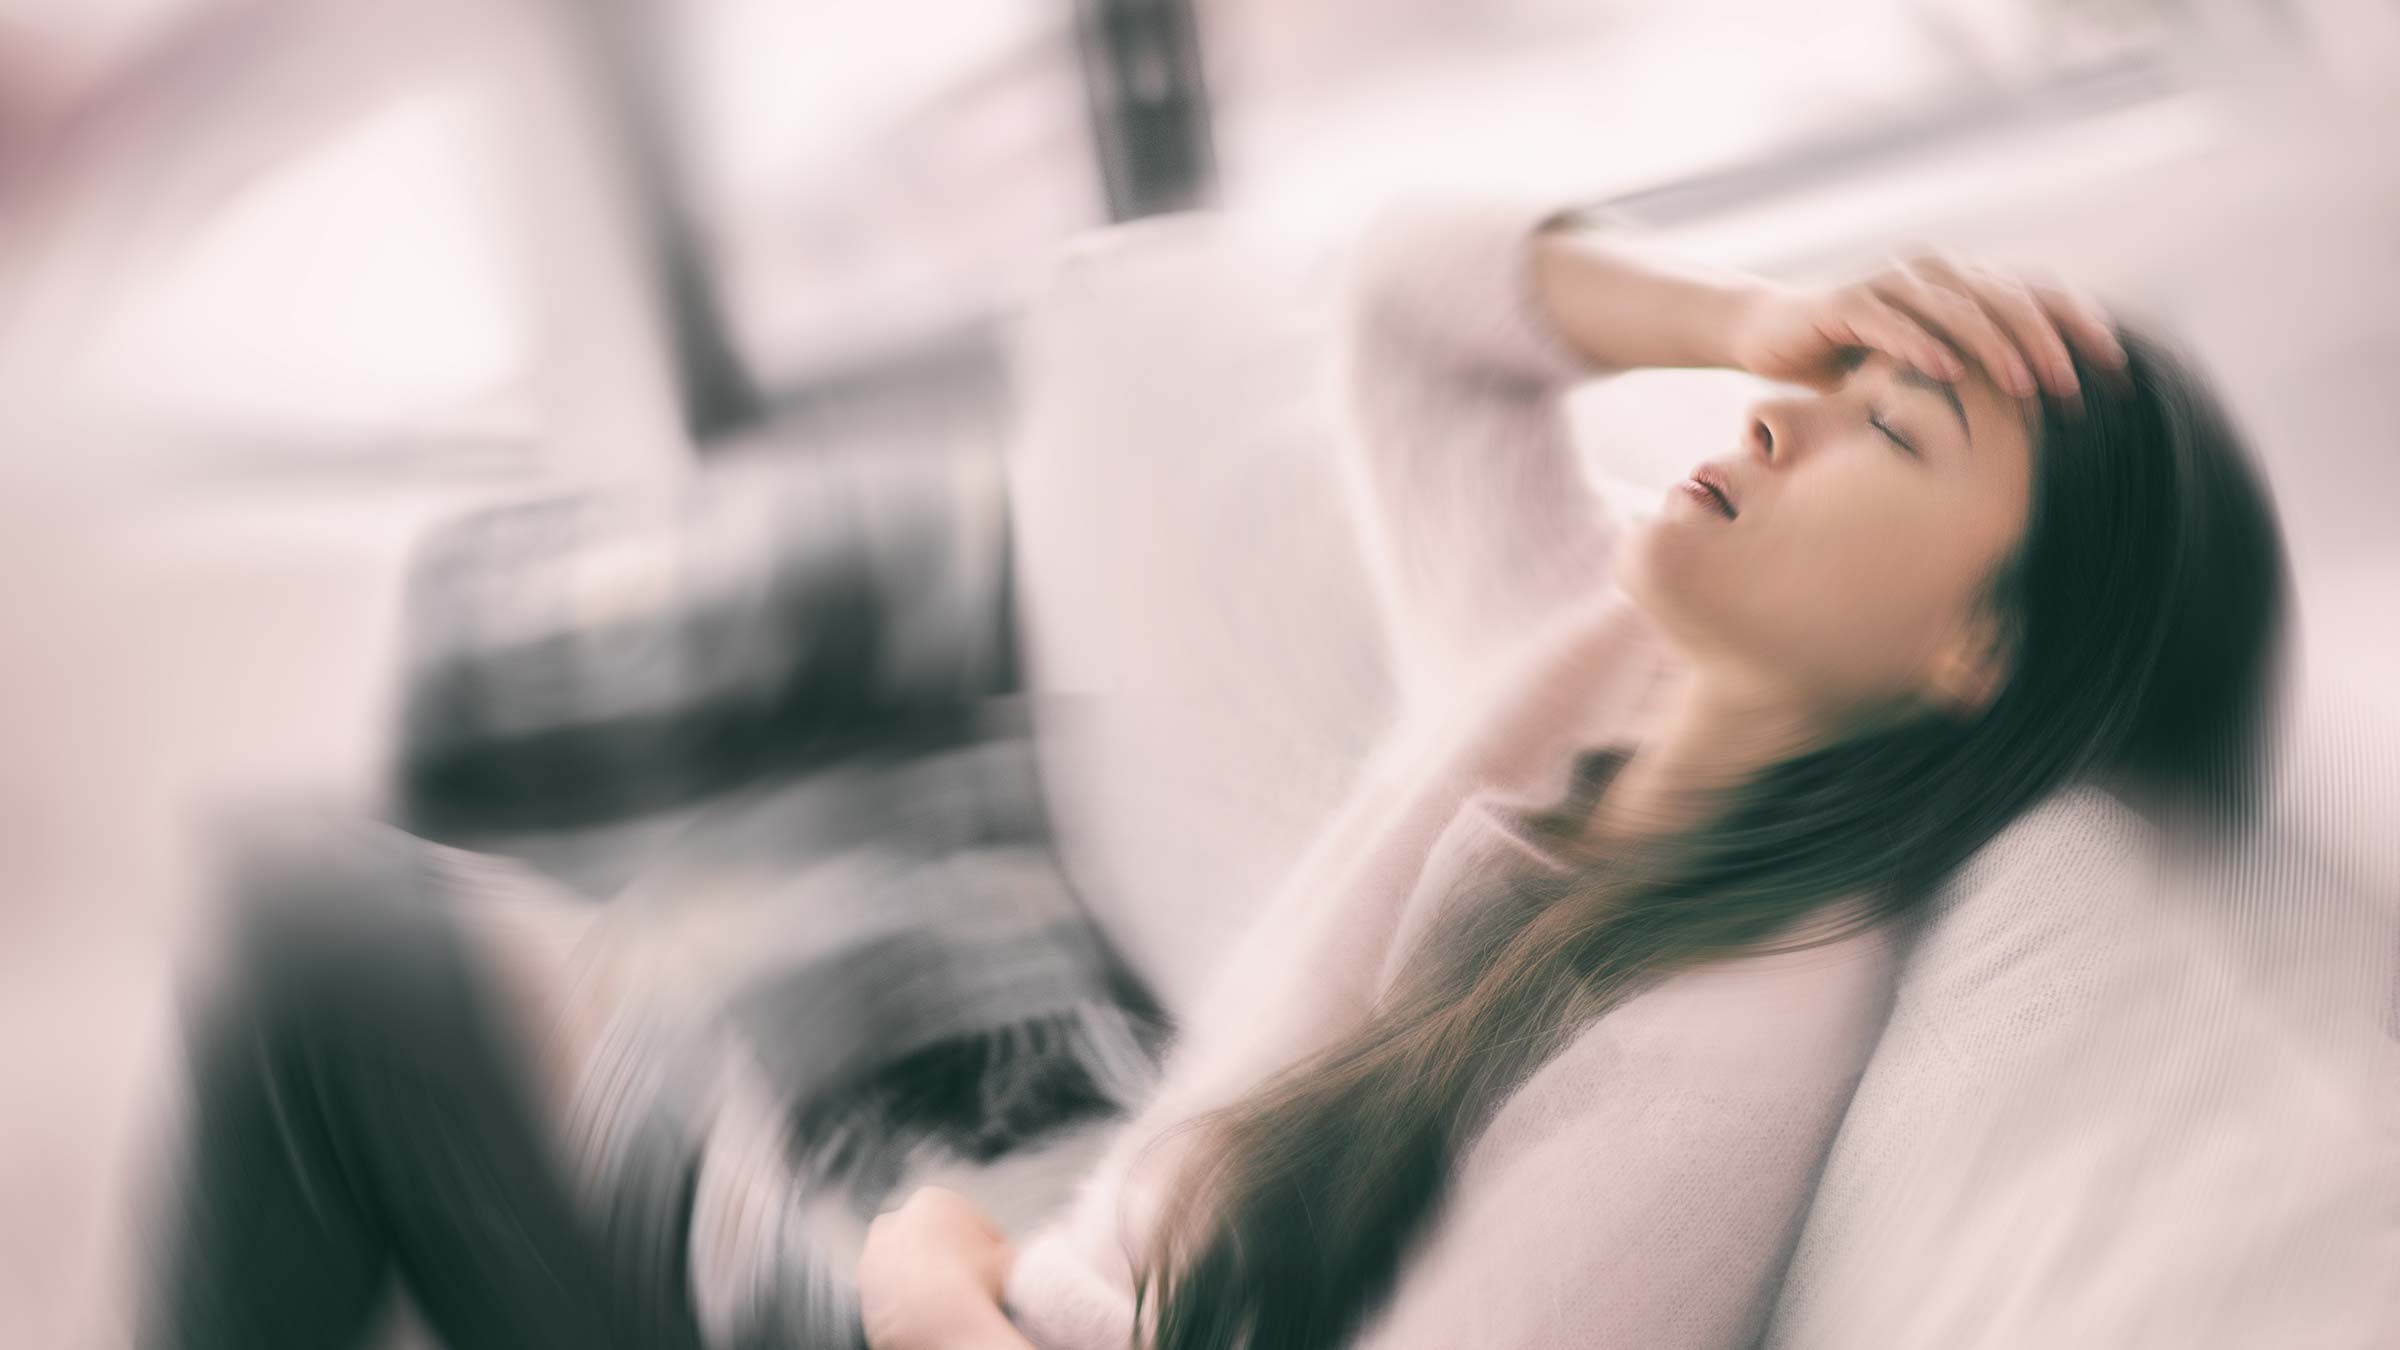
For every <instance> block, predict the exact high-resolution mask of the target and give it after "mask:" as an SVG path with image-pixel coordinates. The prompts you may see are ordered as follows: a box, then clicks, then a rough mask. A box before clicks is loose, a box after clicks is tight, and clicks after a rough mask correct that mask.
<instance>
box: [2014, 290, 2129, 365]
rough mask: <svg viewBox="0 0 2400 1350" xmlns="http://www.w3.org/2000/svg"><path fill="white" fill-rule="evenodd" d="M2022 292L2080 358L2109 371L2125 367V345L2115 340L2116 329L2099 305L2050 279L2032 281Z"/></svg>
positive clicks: (2082, 294) (2086, 296)
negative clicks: (2029, 293) (2046, 316)
mask: <svg viewBox="0 0 2400 1350" xmlns="http://www.w3.org/2000/svg"><path fill="white" fill-rule="evenodd" d="M2026 289H2027V290H2028V291H2030V292H2031V293H2032V295H2033V298H2034V302H2035V303H2037V304H2039V305H2040V306H2041V307H2042V310H2043V312H2044V313H2046V314H2048V315H2049V316H2050V319H2051V321H2052V322H2053V323H2055V324H2057V325H2058V329H2059V331H2060V332H2061V333H2063V334H2064V335H2065V336H2066V338H2067V340H2068V341H2069V342H2072V343H2074V344H2075V346H2076V347H2077V348H2078V349H2079V350H2081V351H2082V352H2083V354H2084V355H2085V356H2086V357H2088V358H2089V359H2091V360H2093V361H2097V362H2099V363H2100V364H2101V365H2104V366H2108V367H2110V368H2111V369H2116V368H2121V367H2123V366H2124V364H2125V345H2124V344H2123V343H2121V342H2119V341H2118V340H2117V325H2116V322H2115V321H2114V320H2112V319H2111V318H2109V316H2108V311H2107V310H2105V309H2103V308H2102V307H2101V306H2100V303H2099V302H2098V301H2096V300H2094V299H2092V298H2091V297H2090V296H2089V295H2086V294H2085V293H2083V292H2082V291H2080V290H2077V289H2076V288H2074V287H2072V286H2068V285H2065V284H2063V283H2061V282H2059V281H2056V280H2054V279H2051V278H2046V277H2045V278H2035V279H2033V280H2032V281H2031V282H2029V284H2028V285H2027V287H2026Z"/></svg>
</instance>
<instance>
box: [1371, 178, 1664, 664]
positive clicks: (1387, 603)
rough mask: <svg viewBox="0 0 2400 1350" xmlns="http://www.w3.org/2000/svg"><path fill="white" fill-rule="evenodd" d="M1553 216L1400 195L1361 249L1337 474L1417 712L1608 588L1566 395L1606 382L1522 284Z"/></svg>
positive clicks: (1606, 546) (1607, 545)
mask: <svg viewBox="0 0 2400 1350" xmlns="http://www.w3.org/2000/svg"><path fill="white" fill-rule="evenodd" d="M1561 209H1562V208H1561V207H1560V205H1559V203H1557V202H1554V201H1551V202H1542V201H1526V200H1519V199H1515V198H1510V197H1463V198H1461V197H1433V198H1402V199H1399V200H1396V201H1394V202H1391V203H1388V204H1387V205H1385V206H1384V207H1382V208H1381V209H1379V210H1378V211H1376V212H1375V213H1374V214H1372V215H1371V216H1370V217H1369V218H1368V220H1367V223H1366V225H1365V227H1364V228H1363V229H1362V230H1361V231H1360V233H1359V234H1358V236H1357V237H1356V240H1355V244H1354V252H1353V255H1352V258H1351V269H1350V271H1349V273H1348V275H1347V278H1346V280H1347V283H1348V289H1347V292H1346V297H1345V299H1346V303H1345V306H1344V310H1343V323H1344V327H1343V350H1342V359H1341V370H1342V374H1341V379H1342V386H1343V394H1344V398H1345V400H1346V403H1347V407H1348V409H1349V412H1350V415H1351V435H1350V438H1349V444H1348V446H1347V450H1348V452H1349V453H1348V455H1347V459H1346V464H1347V468H1348V470H1349V471H1350V478H1351V487H1352V490H1353V491H1354V493H1355V494H1356V500H1357V502H1358V505H1359V507H1360V510H1359V512H1358V526H1359V529H1360V532H1361V542H1362V545H1363V547H1364V550H1365V552H1366V555H1367V561H1368V565H1369V572H1370V575H1372V576H1373V578H1374V580H1375V584H1376V591H1377V597H1378V600H1379V602H1380V604H1381V606H1382V610H1383V618H1384V628H1385V632H1386V635H1387V640H1388V642H1389V644H1390V647H1391V649H1392V652H1393V656H1394V660H1395V662H1396V665H1397V667H1398V683H1399V687H1400V690H1401V695H1402V698H1403V701H1404V703H1405V704H1407V705H1409V706H1411V707H1419V706H1423V705H1424V704H1425V703H1427V702H1428V701H1433V700H1443V699H1447V698H1448V697H1449V696H1451V695H1453V694H1455V693H1457V692H1458V691H1459V689H1460V687H1461V686H1462V685H1464V684H1468V683H1471V682H1472V681H1473V680H1475V679H1476V678H1477V677H1478V676H1479V675H1480V674H1481V673H1482V669H1481V666H1482V663H1483V662H1484V661H1485V660H1486V659H1487V658H1488V657H1490V656H1493V655H1496V654H1498V653H1499V652H1500V651H1501V650H1503V649H1505V647H1506V645H1507V644H1508V643H1509V642H1511V641H1512V640H1514V639H1515V638H1518V637H1521V636H1522V635H1524V634H1526V633H1529V632H1531V631H1533V629H1534V628H1535V627H1536V626H1537V625H1538V623H1539V621H1540V620H1541V619H1542V618H1543V617H1545V616H1546V615H1548V614H1550V613H1552V612H1554V611H1555V610H1556V609H1557V608H1558V607H1560V606H1561V605H1562V604H1563V603H1565V602H1568V601H1571V600H1574V599H1575V598H1577V597H1579V596H1587V595H1589V594H1591V593H1592V592H1593V591H1594V589H1595V588H1597V587H1599V586H1601V585H1602V584H1603V583H1604V582H1605V581H1606V580H1607V578H1608V572H1609V565H1610V553H1611V550H1612V548H1613V546H1614V544H1615V536H1616V525H1615V522H1614V521H1613V520H1612V519H1611V518H1610V516H1609V514H1608V510H1607V507H1606V502H1605V499H1604V498H1603V497H1601V495H1600V494H1599V493H1598V492H1596V491H1594V490H1593V489H1592V487H1591V486H1590V485H1589V484H1588V483H1587V482H1586V480H1585V479H1584V476H1583V474H1582V472H1581V468H1580V465H1579V463H1578V460H1577V455H1576V450H1575V446H1574V443H1573V438H1572V436H1571V435H1570V434H1569V428H1568V424H1567V418H1566V416H1565V408H1564V403H1565V398H1566V395H1567V394H1568V393H1569V392H1571V391H1572V389H1573V388H1574V387H1575V386H1576V384H1577V383H1578V382H1581V381H1586V380H1590V379H1593V378H1598V377H1604V376H1607V375H1611V374H1614V373H1616V372H1615V370H1614V369H1613V368H1609V367H1602V366H1599V365H1596V364H1594V363H1592V362H1590V361H1589V360H1588V359H1587V358H1585V357H1584V356H1583V355H1582V354H1581V353H1580V352H1579V351H1577V350H1576V349H1575V348H1573V347H1572V346H1571V345H1570V344H1569V343H1568V342H1567V340H1566V339H1565V338H1564V337H1563V336H1562V335H1561V334H1560V333H1559V331H1558V330H1557V328H1556V327H1555V326H1554V325H1553V323H1552V322H1551V320H1550V318H1549V316H1548V315H1547V314H1546V313H1545V312H1544V311H1543V309H1542V308H1541V303H1540V300H1539V298H1538V296H1536V295H1535V294H1534V292H1533V290H1532V278H1531V263H1532V248H1531V244H1532V240H1533V237H1534V232H1535V231H1536V230H1537V229H1538V228H1539V227H1540V226H1541V225H1543V224H1544V223H1545V222H1547V221H1548V220H1549V219H1550V218H1551V217H1553V216H1554V215H1557V214H1559V213H1560V211H1561ZM1602 223H1603V224H1604V225H1606V226H1608V227H1611V228H1615V227H1618V226H1619V225H1620V222H1616V221H1613V220H1608V219H1605V218H1604V219H1603V221H1602Z"/></svg>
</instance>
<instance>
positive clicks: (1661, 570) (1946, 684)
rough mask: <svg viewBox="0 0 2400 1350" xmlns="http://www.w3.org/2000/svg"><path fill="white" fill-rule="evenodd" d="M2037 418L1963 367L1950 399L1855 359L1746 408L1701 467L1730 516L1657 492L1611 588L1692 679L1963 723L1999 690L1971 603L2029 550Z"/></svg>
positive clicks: (1983, 617)
mask: <svg viewBox="0 0 2400 1350" xmlns="http://www.w3.org/2000/svg"><path fill="white" fill-rule="evenodd" d="M2035 411H2036V410H2035V409H2034V408H2033V406H2032V405H2030V404H2025V403H2020V402H2019V401H2018V400H2016V399H2013V398H2011V397H2009V396H2008V395H2007V394H2005V393H2003V392H2002V391H2001V390H2000V389H1999V388H1998V387H1997V386H1995V385H1994V384H1993V383H1992V382H1991V381H1990V380H1989V379H1988V378H1986V377H1985V376H1984V374H1983V373H1982V371H1981V370H1980V369H1978V368H1975V367H1973V366H1970V367H1969V373H1968V374H1967V375H1966V376H1965V377H1964V378H1962V379H1960V380H1957V381H1955V382H1953V383H1948V384H1945V383H1942V382H1940V381H1936V380H1934V379H1932V378H1931V377H1929V376H1925V375H1923V374H1921V373H1919V372H1918V371H1916V370H1914V369H1913V368H1910V367H1907V366H1903V365H1899V364H1896V363H1894V362H1893V361H1892V360H1891V358H1889V357H1888V356H1885V355H1884V354H1882V353H1880V352H1876V353H1870V354H1868V355H1866V356H1865V358H1864V359H1863V360H1862V361H1860V362H1859V364H1857V365H1856V366H1854V367H1853V368H1852V369H1851V370H1850V371H1849V372H1848V373H1847V374H1846V375H1845V376H1843V378H1842V381H1841V383H1840V384H1839V385H1838V386H1837V387H1835V388H1834V389H1832V390H1831V391H1830V392H1827V393H1822V394H1817V393H1807V392H1800V393H1795V394H1794V395H1792V396H1789V397H1779V398H1772V399H1767V400H1764V401H1762V402H1760V403H1758V404H1756V405H1754V406H1753V407H1752V408H1751V410H1750V415H1749V418H1748V424H1747V426H1746V428H1745V430H1744V432H1743V435H1742V439H1741V443H1740V445H1739V447H1738V449H1737V450H1736V451H1735V452H1733V453H1730V454H1727V455H1724V456H1720V457H1717V458H1714V459H1711V460H1710V461H1708V463H1709V464H1711V465H1713V466H1714V467H1715V468H1716V469H1717V470H1719V471H1720V472H1721V473H1722V476H1723V480H1724V481H1725V483H1726V484H1727V486H1728V487H1729V488H1730V495H1731V497H1732V500H1733V507H1734V510H1735V513H1736V514H1735V516H1734V517H1733V518H1731V519H1728V518H1727V517H1726V515H1725V514H1724V513H1723V511H1722V510H1720V509H1719V508H1718V507H1717V506H1715V505H1714V504H1712V503H1711V502H1710V501H1709V500H1707V499H1706V498H1705V497H1695V496H1694V495H1693V494H1692V493H1691V492H1690V491H1689V490H1688V489H1687V488H1685V487H1683V486H1681V485H1679V486H1677V487H1676V488H1673V489H1670V490H1669V492H1668V498H1669V500H1668V501H1667V503H1666V505H1665V507H1664V509H1663V510H1662V511H1661V512H1660V513H1659V514H1658V516H1657V517H1656V518H1654V519H1653V520H1651V521H1649V522H1648V523H1647V524H1646V525H1645V526H1644V527H1643V528H1641V529H1638V530H1634V531H1630V532H1628V534H1627V535H1626V537H1625V539H1624V541H1623V542H1622V543H1621V544H1620V546H1619V554H1618V559H1617V575H1618V577H1619V578H1620V580H1621V583H1622V584H1623V586H1624V588H1625V590H1626V592H1627V594H1628V595H1629V596H1631V598H1632V599H1633V600H1634V601H1635V603H1637V604H1639V605H1640V606H1641V607H1642V608H1643V610H1644V611H1645V612H1646V613H1647V614H1648V615H1649V616H1650V617H1651V618H1652V619H1653V620H1654V621H1655V622H1657V623H1658V624H1659V625H1660V627H1661V628H1662V630H1663V631H1664V632H1665V633H1666V634H1667V636H1668V637H1669V638H1670V639H1671V640H1672V641H1673V642H1674V643H1675V645H1676V646H1677V647H1679V648H1680V649H1681V650H1682V651H1683V652H1684V654H1685V655H1686V656H1688V657H1689V658H1691V660H1692V661H1693V662H1694V663H1695V665H1696V666H1697V667H1698V668H1699V669H1700V670H1701V671H1702V672H1704V673H1706V674H1708V675H1711V676H1714V677H1717V678H1720V679H1724V680H1728V681H1732V682H1735V683H1736V684H1737V685H1738V686H1739V687H1743V688H1746V689H1748V690H1751V691H1753V693H1760V694H1765V695H1767V696H1769V697H1773V698H1778V699H1783V698H1788V699H1791V700H1793V701H1794V702H1795V704H1796V706H1798V707H1799V708H1801V709H1803V710H1805V711H1806V712H1807V713H1808V714H1810V715H1812V716H1833V717H1847V716H1852V715H1857V714H1859V713H1862V712H1867V711H1870V710H1876V709H1883V708H1888V707H1891V706H1893V705H1894V703H1895V701H1916V700H1930V701H1931V702H1932V703H1934V704H1936V705H1939V706H1945V707H1952V708H1955V709H1960V710H1964V709H1967V708H1971V707H1972V706H1974V705H1976V704H1978V703H1980V702H1981V701H1983V700H1984V699H1987V698H1988V697H1990V695H1991V694H1993V693H1995V692H1997V688H1998V683H1999V680H2000V679H2001V678H2002V677H2004V675H2005V664H2004V663H2003V662H2002V661H2001V659H2000V657H1999V655H1998V653H1997V651H1996V650H1995V649H1994V647H1993V641H1994V639H1995V637H1996V631H1995V629H1994V628H1993V626H1992V625H1991V623H1990V622H1989V618H1990V616H1989V615H1988V614H1986V613H1985V612H1984V608H1983V606H1982V605H1981V604H1980V602H1979V598H1980V595H1981V590H1982V587H1983V585H1984V583H1985V582H1986V581H1987V579H1988V578H1989V577H1990V576H1991V574H1992V571H1993V569H1994V568H1995V567H1997V566H1998V565H1999V563H2000V562H2001V561H2002V560H2003V559H2004V558H2006V557H2007V555H2008V554H2009V552H2010V551H2011V550H2012V549H2013V548H2014V547H2015V546H2016V543H2017V541H2018V539H2019V538H2020V537H2021V536H2022V535H2023V533H2024V529H2025V521H2026V516H2027V510H2028V507H2029V504H2030V501H2031V494H2032V482H2033V472H2032V471H2033V443H2034V436H2035V431H2034V427H2035V423H2034V422H2033V421H2032V420H2031V419H2032V418H2033V416H2034V414H2035Z"/></svg>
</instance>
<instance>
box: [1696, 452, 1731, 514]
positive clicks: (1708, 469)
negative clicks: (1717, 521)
mask: <svg viewBox="0 0 2400 1350" xmlns="http://www.w3.org/2000/svg"><path fill="white" fill-rule="evenodd" d="M1691 481H1692V482H1694V483H1697V484H1699V485H1700V486H1701V487H1702V488H1704V489H1706V490H1707V492H1708V494H1709V496H1711V497H1713V498H1715V499H1716V503H1717V509H1718V510H1720V511H1723V512H1724V513H1725V518H1726V519H1727V520H1733V519H1736V518H1738V517H1739V516H1740V515H1741V514H1742V507H1741V503H1740V502H1739V501H1736V500H1735V499H1734V495H1733V480H1732V479H1731V478H1730V477H1728V476H1727V475H1726V473H1725V471H1724V470H1723V469H1720V468H1718V467H1717V466H1716V465H1714V464H1703V465H1701V466H1700V467H1699V468H1696V469H1694V470H1692V477H1691Z"/></svg>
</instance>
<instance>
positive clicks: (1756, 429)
mask: <svg viewBox="0 0 2400 1350" xmlns="http://www.w3.org/2000/svg"><path fill="white" fill-rule="evenodd" d="M1749 419H1750V425H1749V427H1748V428H1747V429H1746V430H1745V431H1744V432H1743V436H1742V439H1743V448H1744V449H1746V450H1748V451H1749V452H1750V453H1751V454H1753V455H1756V456H1758V458H1759V459H1761V460H1763V461H1765V462H1766V463H1768V464H1778V463H1780V462H1782V461H1783V460H1785V459H1787V458H1789V457H1790V455H1791V452H1792V445H1793V440H1792V435H1793V422H1792V417H1791V411H1790V409H1788V408H1787V407H1785V406H1784V405H1783V404H1782V403H1781V402H1778V401H1772V400H1771V401H1767V402H1762V403H1755V404H1752V405H1751V407H1750V412H1749Z"/></svg>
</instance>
